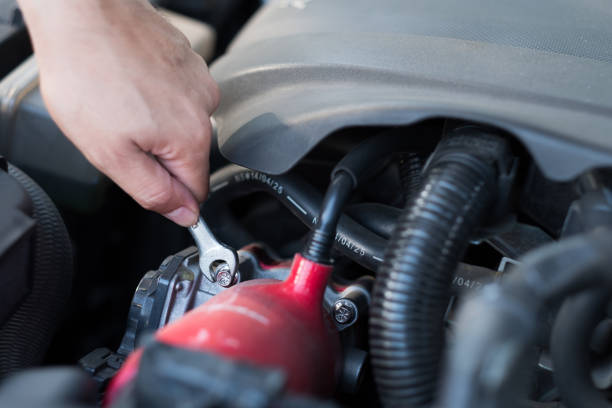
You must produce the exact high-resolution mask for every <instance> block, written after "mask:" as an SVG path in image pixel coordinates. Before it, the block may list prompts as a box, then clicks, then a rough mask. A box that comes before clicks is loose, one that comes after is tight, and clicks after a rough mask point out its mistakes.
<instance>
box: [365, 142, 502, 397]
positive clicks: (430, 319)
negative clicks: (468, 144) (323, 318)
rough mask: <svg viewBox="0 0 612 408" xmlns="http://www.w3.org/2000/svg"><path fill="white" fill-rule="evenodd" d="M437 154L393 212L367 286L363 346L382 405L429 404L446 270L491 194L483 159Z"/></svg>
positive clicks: (489, 169) (492, 181) (490, 175)
mask: <svg viewBox="0 0 612 408" xmlns="http://www.w3.org/2000/svg"><path fill="white" fill-rule="evenodd" d="M437 157H438V158H437V159H433V160H432V162H431V163H430V165H429V170H428V171H427V174H426V175H425V178H424V180H423V185H422V187H421V189H420V192H419V193H418V194H417V195H416V196H415V197H413V199H412V200H411V201H410V203H409V204H408V205H407V207H406V210H405V211H404V212H403V213H402V215H401V216H400V219H399V221H398V224H397V226H396V229H395V231H394V233H393V237H392V239H391V241H390V244H389V246H388V247H387V251H386V256H385V260H384V262H383V264H382V265H381V267H380V268H379V270H378V277H377V279H376V284H375V287H374V296H373V302H372V309H371V318H370V347H371V354H372V363H373V367H374V378H375V380H376V384H377V386H378V390H379V394H380V398H381V400H382V402H383V405H384V406H385V407H426V406H429V405H430V403H431V402H432V400H433V398H434V394H435V391H436V387H437V379H438V374H439V369H440V361H441V357H442V349H443V343H444V331H443V318H444V314H445V311H446V308H447V306H448V302H449V299H450V285H451V279H452V276H453V271H454V270H455V268H456V266H457V263H458V261H459V260H460V259H461V257H462V255H463V253H464V251H465V249H466V247H467V245H468V242H469V239H470V237H471V236H472V234H473V232H474V230H475V229H476V227H478V226H479V225H480V224H481V223H482V222H483V220H484V219H485V217H486V216H487V214H488V210H489V209H490V207H491V204H492V203H493V201H494V199H495V198H496V197H495V195H496V192H497V190H496V169H495V167H494V166H493V165H491V164H490V161H487V160H483V159H480V158H479V157H478V156H476V155H472V154H470V153H459V152H454V153H450V154H445V155H438V156H437Z"/></svg>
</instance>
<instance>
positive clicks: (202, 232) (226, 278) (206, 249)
mask: <svg viewBox="0 0 612 408" xmlns="http://www.w3.org/2000/svg"><path fill="white" fill-rule="evenodd" d="M189 232H191V235H192V236H193V239H194V240H195V242H196V245H197V247H198V252H199V253H200V262H199V264H200V270H201V271H202V273H203V274H204V276H206V277H207V278H208V279H209V280H210V281H211V282H217V281H218V283H219V284H220V285H221V286H224V287H228V286H231V285H232V283H233V282H234V277H235V276H236V272H237V270H238V254H237V253H236V251H235V250H234V249H232V248H230V247H229V246H227V245H224V244H222V243H220V242H219V241H217V239H216V238H215V236H214V235H213V233H212V232H211V231H210V229H209V228H208V225H206V222H204V219H203V218H202V217H200V218H198V222H197V223H196V224H195V225H192V226H191V227H189Z"/></svg>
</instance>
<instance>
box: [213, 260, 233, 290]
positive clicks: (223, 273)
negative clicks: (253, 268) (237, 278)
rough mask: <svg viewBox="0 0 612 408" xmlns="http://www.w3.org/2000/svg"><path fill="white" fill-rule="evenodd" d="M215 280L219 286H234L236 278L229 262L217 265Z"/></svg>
mask: <svg viewBox="0 0 612 408" xmlns="http://www.w3.org/2000/svg"><path fill="white" fill-rule="evenodd" d="M215 280H216V281H217V284H218V285H219V286H223V287H224V288H229V287H230V286H232V284H233V283H234V282H233V280H234V279H233V276H232V271H231V270H230V267H229V265H228V264H227V263H225V262H223V263H220V264H219V265H217V266H216V267H215Z"/></svg>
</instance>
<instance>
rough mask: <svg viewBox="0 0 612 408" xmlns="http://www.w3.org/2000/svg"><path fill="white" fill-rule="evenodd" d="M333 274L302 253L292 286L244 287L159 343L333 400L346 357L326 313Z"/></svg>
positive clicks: (259, 283)
mask: <svg viewBox="0 0 612 408" xmlns="http://www.w3.org/2000/svg"><path fill="white" fill-rule="evenodd" d="M331 270H332V268H331V266H327V265H321V264H317V263H314V262H311V261H309V260H307V259H306V258H303V257H302V256H300V255H296V257H295V259H294V261H293V265H292V268H291V274H290V276H289V278H287V280H285V281H284V282H280V281H277V280H272V279H258V280H253V281H248V282H244V283H240V284H238V285H236V286H234V287H233V288H231V289H228V290H226V291H224V292H222V293H220V294H218V295H217V296H215V297H214V298H212V299H211V300H210V301H208V302H206V303H205V304H204V305H202V306H200V307H198V308H197V309H194V310H192V311H191V312H189V313H187V314H186V315H185V316H184V317H183V318H182V319H180V320H179V321H177V322H176V323H173V324H171V325H168V326H166V327H164V328H163V329H162V330H160V331H159V332H158V334H157V336H156V337H157V339H158V340H160V341H162V342H165V343H168V344H170V345H173V346H177V347H186V348H190V349H192V350H202V351H207V352H213V353H218V354H221V355H223V356H226V357H229V358H232V359H236V360H242V361H248V362H251V363H254V364H257V365H262V366H265V367H272V368H280V369H282V370H283V371H284V373H285V374H286V375H287V381H288V383H287V386H288V388H289V390H291V391H293V392H296V393H300V394H315V395H329V394H331V393H332V392H333V391H334V389H335V385H336V381H337V378H338V374H339V368H340V358H341V357H340V342H339V339H338V334H337V332H336V329H335V327H334V324H333V323H332V322H331V319H330V318H329V316H328V315H326V314H325V312H324V311H323V308H322V303H323V294H324V291H325V287H326V285H327V281H328V278H329V274H330V273H331ZM140 354H141V351H136V352H135V353H134V354H133V355H132V356H130V358H128V360H127V361H126V363H125V365H124V367H123V368H122V370H121V371H120V372H119V374H118V375H117V376H116V377H115V379H114V380H113V382H112V383H111V385H110V389H109V391H108V399H107V402H108V403H112V401H113V400H114V398H115V397H116V396H117V395H118V394H119V393H120V392H121V390H122V389H123V387H125V386H126V385H127V384H128V383H129V382H130V381H131V379H133V377H134V376H135V375H136V372H137V366H138V359H139V358H140Z"/></svg>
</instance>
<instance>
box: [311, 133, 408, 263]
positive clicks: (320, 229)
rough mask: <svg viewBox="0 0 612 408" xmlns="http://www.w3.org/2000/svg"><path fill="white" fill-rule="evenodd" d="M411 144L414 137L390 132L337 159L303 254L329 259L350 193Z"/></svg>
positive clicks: (323, 260) (358, 146)
mask: <svg viewBox="0 0 612 408" xmlns="http://www.w3.org/2000/svg"><path fill="white" fill-rule="evenodd" d="M410 147H414V141H413V140H412V139H411V138H409V137H406V135H398V134H396V132H394V131H391V132H387V133H383V134H378V135H376V136H372V137H370V138H368V139H366V140H365V141H363V142H362V143H360V144H359V145H357V146H356V147H355V148H354V149H352V150H351V151H350V152H348V153H347V154H346V155H345V156H344V157H343V158H342V160H340V161H339V162H338V164H337V165H336V166H335V167H334V169H333V170H332V172H331V183H330V184H329V187H328V188H327V192H326V193H325V197H324V199H323V203H322V205H321V213H320V214H319V217H318V220H317V224H316V225H315V228H314V229H313V230H312V233H311V234H310V237H309V239H308V242H307V243H306V246H305V248H304V251H303V255H304V257H306V258H308V259H310V260H311V261H314V262H318V263H324V264H326V263H329V262H330V251H331V247H332V243H333V239H334V235H335V232H336V225H337V224H338V219H339V217H340V214H341V213H342V209H343V208H344V205H345V204H346V202H347V201H348V199H349V197H350V194H351V192H352V191H353V190H354V189H355V188H357V187H358V186H359V185H360V184H362V183H364V182H366V181H368V180H369V179H370V178H372V177H373V176H374V175H375V174H376V173H377V172H378V171H379V170H381V169H382V168H384V167H385V166H386V164H387V161H388V160H389V159H390V158H391V156H392V154H393V153H395V152H397V151H405V150H406V149H408V148H410Z"/></svg>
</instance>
